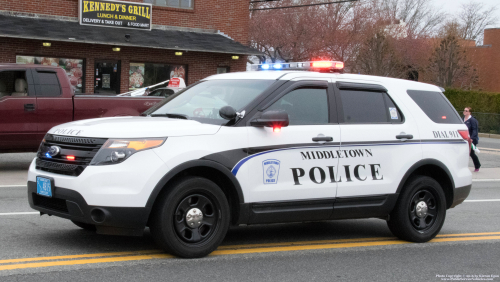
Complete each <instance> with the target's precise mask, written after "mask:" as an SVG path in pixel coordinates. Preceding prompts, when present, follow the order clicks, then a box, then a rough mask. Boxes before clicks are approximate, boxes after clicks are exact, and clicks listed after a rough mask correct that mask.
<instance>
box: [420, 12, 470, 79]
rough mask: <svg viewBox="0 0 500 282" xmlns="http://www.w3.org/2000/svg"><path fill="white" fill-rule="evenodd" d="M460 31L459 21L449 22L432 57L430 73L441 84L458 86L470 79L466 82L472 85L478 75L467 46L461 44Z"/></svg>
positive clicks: (429, 67) (429, 66)
mask: <svg viewBox="0 0 500 282" xmlns="http://www.w3.org/2000/svg"><path fill="white" fill-rule="evenodd" d="M459 33H460V24H459V23H457V22H449V23H447V24H446V25H445V26H444V27H443V30H442V35H441V38H442V39H441V40H440V41H439V44H438V45H437V46H436V47H435V49H434V52H433V53H432V56H431V58H430V61H429V65H428V68H427V70H428V72H429V73H428V75H429V77H430V78H431V80H432V81H433V82H434V83H436V84H437V85H439V86H442V87H452V86H457V82H462V84H464V83H463V81H464V80H470V81H467V82H466V84H468V85H471V84H472V83H473V82H474V81H473V80H475V78H476V77H477V76H476V75H475V70H474V69H473V67H472V65H471V63H470V61H469V59H468V58H467V52H466V47H465V46H463V44H462V45H461V44H460V37H459Z"/></svg>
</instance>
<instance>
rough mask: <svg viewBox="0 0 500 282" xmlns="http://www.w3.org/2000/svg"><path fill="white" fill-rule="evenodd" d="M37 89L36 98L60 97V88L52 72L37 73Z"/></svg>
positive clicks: (55, 75)
mask: <svg viewBox="0 0 500 282" xmlns="http://www.w3.org/2000/svg"><path fill="white" fill-rule="evenodd" d="M38 81H39V88H38V89H37V96H43V97H54V96H59V95H61V87H60V86H59V80H58V79H57V74H56V73H54V72H39V73H38Z"/></svg>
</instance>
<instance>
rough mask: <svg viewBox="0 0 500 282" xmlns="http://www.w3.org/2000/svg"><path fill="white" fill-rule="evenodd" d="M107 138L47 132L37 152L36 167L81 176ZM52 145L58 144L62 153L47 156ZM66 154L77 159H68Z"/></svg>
mask: <svg viewBox="0 0 500 282" xmlns="http://www.w3.org/2000/svg"><path fill="white" fill-rule="evenodd" d="M106 141H107V139H102V138H88V137H69V136H58V135H52V134H47V135H45V139H44V141H43V142H42V144H41V145H40V149H39V150H38V153H37V160H36V169H39V170H43V171H47V172H52V173H57V174H64V175H70V176H79V175H80V174H81V173H82V172H83V171H84V170H85V168H86V167H87V166H88V165H89V164H90V162H91V161H92V159H93V158H94V156H95V155H96V154H97V152H98V151H99V149H100V148H101V147H102V145H104V143H105V142H106ZM51 146H58V147H59V148H60V153H59V154H58V155H56V156H53V157H47V156H46V153H47V152H48V151H49V150H50V147H51ZM66 156H75V160H68V159H67V158H66Z"/></svg>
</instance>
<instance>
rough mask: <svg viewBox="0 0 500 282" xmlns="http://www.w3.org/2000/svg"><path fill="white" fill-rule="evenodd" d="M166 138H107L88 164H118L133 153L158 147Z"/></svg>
mask: <svg viewBox="0 0 500 282" xmlns="http://www.w3.org/2000/svg"><path fill="white" fill-rule="evenodd" d="M165 140H167V138H166V137H165V138H148V139H109V140H108V141H106V143H104V145H103V146H102V147H101V149H99V152H97V154H96V155H95V156H94V158H93V159H92V161H91V162H90V165H111V164H119V163H121V162H123V161H125V160H126V159H128V158H129V157H130V156H132V155H133V154H135V153H137V152H140V151H143V150H147V149H152V148H156V147H160V146H161V145H163V143H164V142H165Z"/></svg>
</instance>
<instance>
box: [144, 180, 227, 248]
mask: <svg viewBox="0 0 500 282" xmlns="http://www.w3.org/2000/svg"><path fill="white" fill-rule="evenodd" d="M229 212H230V209H229V204H228V201H227V198H226V195H225V194H224V192H222V190H221V189H220V188H219V186H217V184H215V183H214V182H212V181H210V180H208V179H205V178H201V177H186V178H183V179H180V180H178V181H176V182H174V183H172V184H171V185H169V186H168V187H165V189H164V191H162V193H160V195H159V196H158V199H157V203H155V205H154V207H153V210H152V211H151V220H150V222H151V224H150V230H151V234H152V235H153V239H154V240H155V242H156V243H157V244H158V245H159V246H160V247H161V248H163V249H164V250H165V251H167V252H169V253H171V254H173V255H176V256H179V257H183V258H199V257H204V256H206V255H208V254H210V253H211V252H213V251H214V250H215V249H216V248H217V247H218V246H219V245H220V243H221V242H222V240H224V237H225V236H226V233H227V230H228V228H229V220H230V214H229Z"/></svg>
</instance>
